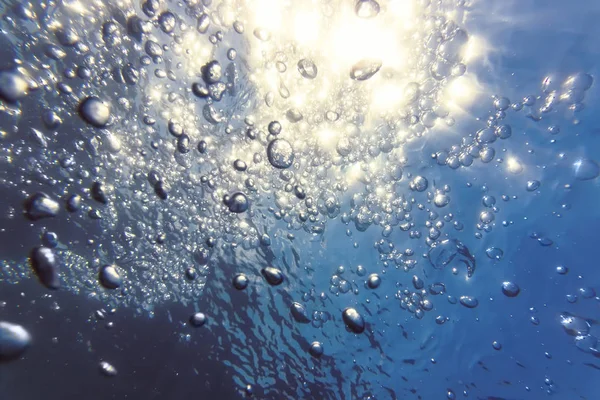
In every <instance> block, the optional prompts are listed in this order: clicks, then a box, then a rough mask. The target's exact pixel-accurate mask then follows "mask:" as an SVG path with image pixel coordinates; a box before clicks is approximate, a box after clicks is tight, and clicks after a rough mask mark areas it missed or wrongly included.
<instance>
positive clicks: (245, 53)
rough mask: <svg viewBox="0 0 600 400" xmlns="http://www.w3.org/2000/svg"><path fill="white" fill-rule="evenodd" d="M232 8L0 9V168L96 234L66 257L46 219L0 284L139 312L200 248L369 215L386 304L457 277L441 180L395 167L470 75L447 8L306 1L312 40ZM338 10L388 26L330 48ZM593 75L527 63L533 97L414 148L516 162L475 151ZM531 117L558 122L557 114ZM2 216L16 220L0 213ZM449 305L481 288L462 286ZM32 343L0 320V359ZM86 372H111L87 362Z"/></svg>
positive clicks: (33, 209)
mask: <svg viewBox="0 0 600 400" xmlns="http://www.w3.org/2000/svg"><path fill="white" fill-rule="evenodd" d="M251 3H252V2H243V1H223V2H220V1H207V0H204V1H202V2H200V1H192V0H186V1H183V2H179V3H175V2H167V1H164V0H144V1H136V2H129V1H123V2H119V4H118V5H117V4H113V2H109V1H105V2H102V1H97V2H93V3H90V4H89V5H87V6H86V8H85V9H84V8H82V6H81V3H79V2H59V3H55V2H51V1H48V2H45V1H41V2H36V3H35V4H34V3H29V2H15V4H14V5H13V6H11V7H8V8H6V10H4V11H3V19H4V22H5V24H4V28H5V29H7V31H8V32H10V33H11V35H12V37H11V43H10V46H9V47H10V48H11V49H13V50H14V57H13V59H12V60H11V61H10V62H8V63H7V64H6V65H4V64H3V65H2V68H1V70H0V99H1V100H2V102H1V103H0V111H2V112H3V116H2V120H1V121H0V122H1V123H2V125H1V126H0V128H1V129H2V131H1V132H0V136H1V137H2V140H3V142H1V143H0V147H1V148H2V149H1V150H2V154H1V158H0V165H1V168H0V184H1V185H2V187H3V188H6V189H7V190H11V191H19V195H20V196H21V197H22V199H21V200H22V201H23V210H22V213H23V215H24V217H25V218H27V219H28V220H29V222H30V223H31V225H32V226H33V227H34V228H38V227H40V226H43V224H44V222H45V221H48V220H52V219H61V220H65V221H67V222H68V223H69V224H71V225H72V226H73V227H74V229H77V227H83V228H82V229H86V227H90V226H93V227H96V228H99V229H98V230H99V231H101V232H102V233H100V234H98V235H97V236H95V237H93V238H91V237H90V239H89V240H88V244H89V245H90V246H89V247H90V248H91V250H90V249H86V250H85V252H91V254H86V255H85V256H84V255H82V253H85V252H84V251H83V250H81V249H80V248H77V246H75V244H74V243H67V242H61V236H60V234H59V233H57V232H51V231H46V230H44V231H43V234H42V236H41V245H40V246H37V247H35V248H33V249H32V250H31V251H30V254H29V256H28V260H27V262H9V261H5V262H3V264H2V268H0V276H1V277H2V280H7V281H10V282H17V281H19V280H20V279H23V278H25V277H27V276H29V275H31V274H32V273H34V274H35V275H36V276H37V278H38V279H39V281H40V282H41V284H43V285H44V286H45V287H46V288H48V289H51V290H57V289H59V288H60V287H63V286H64V287H66V288H67V289H69V290H72V291H74V292H80V291H84V292H87V293H91V297H95V298H98V299H100V300H101V301H103V302H106V303H109V304H111V305H116V304H125V305H131V306H134V307H136V308H138V309H139V310H140V311H141V312H152V309H153V307H154V305H156V304H158V303H162V302H169V301H179V302H182V303H185V304H189V303H193V302H194V300H195V299H197V298H199V297H200V296H201V294H202V291H203V288H204V285H205V282H206V277H207V275H208V274H209V271H210V265H211V260H212V259H214V258H215V257H216V256H217V255H220V254H224V253H226V252H236V251H251V250H253V249H261V248H267V247H270V246H273V247H274V246H275V245H281V246H285V245H287V244H289V243H292V242H293V240H295V238H296V235H300V234H302V235H305V236H303V237H309V238H310V239H311V240H320V239H321V238H322V237H323V235H324V233H325V230H326V228H327V226H328V224H330V223H331V222H330V221H331V220H339V221H341V223H343V224H345V225H347V226H348V231H347V233H348V235H351V230H350V228H351V227H353V228H354V229H355V230H356V231H358V232H365V231H366V230H367V229H370V228H371V227H374V228H377V229H379V230H380V231H381V235H380V236H378V239H377V240H376V242H375V243H374V247H375V249H376V250H377V253H378V255H379V259H380V262H381V265H382V266H383V267H384V268H387V267H390V266H394V267H395V268H397V269H399V270H402V271H405V272H407V273H409V272H410V274H407V275H406V276H407V277H410V276H411V275H412V287H411V286H409V285H405V286H404V287H403V288H399V289H398V290H397V292H396V298H397V299H398V301H399V307H400V308H401V309H403V310H407V311H408V312H409V313H410V314H412V315H414V317H416V318H417V319H421V318H423V317H424V316H425V313H426V312H429V311H431V310H433V309H434V303H433V301H434V300H433V299H434V296H440V295H444V294H445V293H446V286H445V284H444V283H442V282H441V280H440V281H431V282H426V281H427V279H423V277H422V275H421V272H422V271H426V270H430V271H432V274H435V273H437V272H440V271H446V270H450V271H451V273H452V274H453V275H458V274H459V273H461V271H462V273H463V274H464V275H465V276H466V277H467V278H471V277H472V276H473V274H474V273H475V270H476V261H475V257H474V256H473V255H472V254H471V252H470V250H469V249H468V248H467V247H466V246H465V245H464V244H463V243H462V242H460V241H459V240H457V239H455V238H454V234H455V233H456V232H460V231H462V230H463V229H464V228H465V227H464V224H463V222H461V221H460V220H458V219H457V217H456V215H455V214H454V213H453V212H452V206H453V204H452V196H453V193H452V187H451V186H450V185H445V184H440V182H437V181H434V180H433V179H431V178H428V177H427V176H425V175H426V174H425V173H422V172H419V173H413V172H411V171H413V169H411V163H413V162H415V161H422V160H412V159H409V158H408V156H407V155H406V154H404V149H405V146H407V145H410V144H413V143H415V142H417V143H418V142H419V141H420V140H424V139H423V137H425V136H426V135H428V134H432V133H433V132H435V129H436V128H437V127H439V126H440V125H441V126H444V127H448V128H450V127H452V126H453V125H454V124H455V122H456V121H455V119H454V117H453V115H452V112H451V109H450V107H449V106H448V105H447V101H446V98H447V97H448V93H449V92H451V88H452V85H453V84H455V83H456V82H460V79H461V78H462V77H464V76H465V74H466V73H467V69H468V59H467V57H466V56H465V54H466V49H467V47H468V45H469V40H470V35H469V33H468V32H467V31H466V30H465V28H464V27H463V26H462V22H463V21H462V20H463V18H464V13H465V11H466V5H465V2H463V1H458V2H433V1H432V2H430V1H415V2H411V5H412V7H411V11H410V13H408V12H407V10H400V12H398V11H394V9H393V7H391V6H390V5H389V4H387V3H386V2H381V3H378V2H377V1H375V0H358V1H356V2H354V4H353V5H351V6H350V7H348V5H347V4H346V2H341V1H330V2H326V3H327V4H325V5H322V7H321V6H319V7H317V10H316V15H317V18H316V19H315V21H312V23H314V24H316V25H315V26H318V28H319V30H320V31H319V32H320V38H322V39H323V40H319V41H318V43H319V44H316V42H314V41H311V40H310V39H307V37H310V32H308V31H309V30H311V29H314V28H315V27H313V26H300V27H298V28H299V29H298V30H299V33H298V34H297V35H296V37H290V35H289V34H288V33H285V32H281V31H280V27H278V26H277V24H276V23H275V21H273V20H265V19H264V18H258V17H256V18H254V17H255V14H260V13H261V12H264V11H265V10H264V7H262V8H256V9H253V8H252V6H253V3H252V4H251ZM413 3H414V4H413ZM278 7H279V8H277V10H278V11H279V12H280V13H281V14H285V13H288V12H293V11H294V9H293V5H291V4H287V3H286V4H284V5H280V6H278ZM346 9H349V12H350V16H348V15H346V13H345V11H347V10H346ZM270 11H273V10H270ZM450 11H452V12H450ZM404 14H406V15H404ZM402 15H404V16H402ZM450 16H452V18H451V17H450ZM272 18H275V19H276V18H277V17H272ZM346 20H348V21H350V26H351V27H353V24H355V23H360V24H363V23H365V24H366V25H364V27H365V29H373V28H372V27H373V26H382V25H386V24H387V25H389V26H391V28H390V29H389V30H383V31H378V30H376V29H375V30H372V31H370V32H372V33H373V35H375V36H373V37H368V38H367V39H368V43H367V46H364V43H362V42H361V38H358V37H353V36H351V39H349V40H346V41H348V42H349V44H347V45H346V46H348V48H346V49H344V48H343V45H342V44H340V43H339V41H336V39H335V34H336V30H342V31H344V29H345V25H344V24H345V23H346ZM392 22H393V23H392ZM396 22H398V23H396ZM346 25H347V24H346ZM361 26H363V25H361ZM352 29H353V28H352ZM352 29H350V31H351V30H352ZM344 32H345V31H344ZM376 34H380V35H382V37H377V35H376ZM383 35H385V36H386V37H390V38H392V37H393V38H394V46H392V47H389V48H388V47H386V48H383V49H379V48H375V49H373V50H370V51H364V48H369V47H373V46H370V45H374V43H375V42H382V41H385V40H384V38H383ZM361 37H362V36H361ZM326 39H331V40H326ZM344 39H345V38H344ZM363 39H364V38H363ZM353 40H354V42H353ZM321 42H322V43H321ZM330 46H331V47H330ZM395 48H401V49H402V50H403V51H402V54H401V57H399V56H398V55H397V54H395ZM342 53H343V54H342ZM332 54H333V55H332ZM340 54H341V55H340ZM338 56H339V57H338ZM347 58H348V60H346V59H347ZM338 59H339V60H338ZM338 61H339V62H338ZM592 85H593V78H592V77H591V76H590V75H588V74H585V73H578V74H574V75H572V76H570V77H568V78H567V79H566V80H564V81H563V82H555V81H554V80H553V79H551V78H546V79H544V81H543V84H542V87H541V90H540V94H536V95H528V96H526V97H524V98H523V99H520V100H518V101H511V100H509V99H507V98H505V97H501V96H496V97H494V98H493V99H492V105H491V106H492V108H493V112H492V113H490V115H489V117H488V118H487V120H484V121H482V124H483V126H481V128H480V129H478V130H476V131H474V132H468V133H466V134H465V135H464V136H463V137H462V139H461V141H460V143H458V144H456V145H453V146H451V147H448V148H444V149H439V150H438V151H436V152H435V153H433V154H431V160H434V163H436V164H437V165H439V166H448V167H449V168H451V169H458V168H469V167H471V166H472V165H473V163H474V162H475V160H477V159H479V160H480V161H481V163H484V164H487V163H492V162H494V163H497V164H505V165H506V168H507V170H508V172H509V173H510V174H515V175H518V174H521V173H522V172H523V170H524V167H523V165H522V163H521V162H520V161H519V160H517V159H515V158H511V159H507V160H504V159H502V158H498V157H497V152H496V150H495V147H494V146H495V143H497V142H500V141H504V140H508V139H509V138H510V137H511V136H512V134H513V128H512V126H511V125H510V124H509V123H508V118H509V115H510V114H511V113H522V114H525V116H526V117H527V118H529V119H531V120H533V121H536V122H540V121H542V120H543V119H544V117H545V116H546V115H548V114H549V113H550V112H551V111H553V110H558V109H561V108H566V109H567V110H569V111H570V112H572V113H573V119H576V115H577V114H576V113H577V112H578V111H580V110H581V109H582V108H583V101H584V99H585V96H586V93H587V92H588V90H589V89H590V88H591V87H592ZM386 88H392V90H391V91H390V90H387V89H386ZM32 121H34V122H32ZM547 131H548V133H549V134H550V135H558V134H559V133H560V128H559V127H558V126H555V125H552V126H550V127H548V129H547ZM572 168H573V171H572V174H573V177H574V178H575V179H577V180H581V181H585V180H591V179H595V178H597V177H598V176H599V175H600V166H599V165H598V163H597V162H596V161H594V160H591V159H586V158H581V159H578V160H577V161H575V162H574V163H573V165H572ZM541 185H542V183H541V182H540V181H539V180H533V179H532V180H528V181H527V183H526V188H525V189H526V191H528V192H536V191H537V190H539V189H540V187H541ZM503 200H505V201H508V197H507V198H506V199H504V198H503ZM481 202H482V206H483V209H482V210H481V211H478V218H477V221H476V224H475V230H477V231H478V232H477V233H476V236H477V235H478V236H477V237H478V238H481V237H482V235H483V233H486V232H490V231H491V230H492V229H493V227H494V226H496V224H497V214H498V213H499V211H500V209H499V207H498V206H497V204H496V198H495V197H494V196H492V195H491V194H487V193H486V194H485V195H484V196H483V197H482V200H481ZM424 214H425V215H426V217H425V220H424V221H421V219H420V218H419V216H420V215H424ZM11 218H13V219H17V218H23V216H21V215H19V212H18V211H14V212H13V213H12V216H11ZM91 224H94V225H91ZM372 230H374V229H372ZM398 232H403V233H406V235H407V237H408V238H409V239H414V240H415V241H416V243H419V244H416V245H415V246H414V248H418V249H421V248H423V249H425V254H424V258H425V259H426V260H427V261H428V263H423V264H425V265H424V266H423V268H422V269H419V272H418V273H416V272H415V271H414V270H415V268H416V267H417V265H418V264H419V262H420V261H419V258H420V255H419V254H418V253H417V252H416V251H415V250H414V248H405V249H400V248H398V247H397V243H398V240H397V239H396V238H397V233H398ZM536 239H537V240H538V241H539V242H540V244H541V245H543V246H550V245H552V244H553V242H552V240H550V239H549V238H546V237H541V236H536ZM416 253H417V254H416ZM485 254H486V255H487V257H488V258H489V259H491V260H494V261H500V260H501V259H502V258H503V256H504V253H503V250H502V249H501V248H499V247H494V246H490V247H489V248H487V250H486V251H485ZM167 261H168V262H167ZM274 264H277V262H275V263H274ZM90 266H91V267H92V268H90ZM258 270H259V271H260V274H261V275H262V277H263V281H262V282H263V283H265V284H266V285H268V286H273V287H275V286H280V285H286V284H288V283H289V282H288V278H287V275H286V272H287V271H286V270H285V269H284V268H283V267H282V266H277V265H261V266H260V267H259V268H258ZM436 271H437V272H436ZM344 272H345V269H344V267H339V268H338V269H337V270H336V271H335V274H333V275H332V276H331V277H330V280H329V284H330V286H329V293H330V294H331V295H334V296H344V295H345V294H347V293H354V294H358V292H359V290H362V287H364V288H365V289H366V290H372V291H375V290H378V289H379V288H380V286H381V285H382V280H383V278H382V276H381V275H380V274H379V273H371V274H369V275H368V276H367V272H366V269H365V268H364V267H362V266H359V267H357V269H356V272H355V274H356V275H357V276H358V278H359V279H351V278H349V277H348V276H347V275H348V273H346V274H345V273H344ZM559 272H560V271H559ZM425 278H427V277H425ZM231 284H232V286H233V287H234V288H235V289H236V290H239V291H243V290H246V289H247V287H248V286H249V285H250V284H252V281H251V279H250V278H249V276H248V275H246V274H245V273H243V272H241V271H240V272H239V273H238V274H236V275H235V276H233V277H232V279H231ZM500 289H501V292H502V293H503V294H504V295H505V296H507V297H511V298H512V297H516V296H518V295H519V293H520V290H521V289H520V287H519V286H518V284H517V283H515V282H512V281H505V282H503V283H502V284H501V288H500ZM312 296H314V293H311V294H307V298H311V297H312ZM323 296H324V294H323ZM303 300H305V299H303ZM448 301H449V302H451V303H453V304H456V303H460V304H461V305H463V306H464V307H466V308H475V307H477V306H478V304H479V301H478V299H477V298H476V297H474V296H470V295H460V296H459V297H458V298H456V297H453V296H448ZM359 309H360V308H359V307H347V308H345V309H343V310H340V315H338V317H339V318H338V319H340V320H341V321H343V323H344V325H345V326H346V328H347V329H348V330H349V331H350V332H353V333H356V334H361V333H363V332H368V322H367V321H365V319H364V318H363V316H362V315H361V313H360V311H359ZM290 313H291V316H292V318H293V319H294V321H296V322H297V323H299V324H308V323H312V325H313V326H315V327H322V326H323V324H324V323H325V322H327V321H329V320H331V319H332V318H333V317H332V316H331V315H330V314H329V313H327V312H324V311H314V312H313V313H312V314H311V313H309V311H307V309H306V306H305V305H304V304H303V303H301V302H293V303H292V304H291V306H290ZM208 318H209V317H208V316H207V315H205V314H204V313H202V312H197V313H194V314H193V315H192V316H191V317H190V319H189V324H190V325H192V326H194V327H202V326H204V325H205V324H206V323H207V321H208ZM574 318H576V317H573V316H565V317H564V318H563V321H567V320H569V321H575V322H568V324H569V326H570V328H568V332H575V331H576V332H577V335H574V336H576V340H577V343H582V344H581V346H584V347H586V346H587V348H588V350H589V349H592V348H593V349H595V348H596V344H595V343H596V342H593V340H595V337H592V336H590V335H588V334H587V331H585V329H584V328H585V326H584V325H585V324H584V323H582V322H577V321H576V320H575V319H574ZM447 320H448V319H447V318H446V317H444V316H441V315H440V316H438V317H437V318H436V322H437V323H438V324H443V323H445V322H446V321H447ZM561 323H563V326H565V327H566V325H565V324H566V323H567V322H561ZM572 325H573V326H574V325H576V326H577V328H572V327H571V326H572ZM566 329H567V328H566ZM578 338H581V339H578ZM30 340H31V338H30V336H29V334H28V333H27V331H25V330H24V328H22V327H20V326H18V325H14V324H11V323H8V322H0V357H2V358H5V357H6V358H14V357H16V356H18V355H20V354H21V353H22V352H23V351H24V350H25V349H26V348H27V346H28V345H29V343H30ZM592 342H593V343H592ZM592 344H593V346H592ZM588 345H589V346H588ZM578 346H579V344H578ZM494 348H495V349H496V350H500V349H501V344H499V343H495V344H494ZM589 351H591V350H589ZM309 352H310V354H311V355H312V356H313V357H315V358H318V357H320V356H321V355H322V354H323V353H324V346H323V344H322V343H321V342H319V341H315V342H313V343H311V344H310V348H309ZM100 368H101V370H102V372H103V373H104V374H106V375H108V376H113V375H115V374H116V369H115V368H114V367H113V366H111V365H110V364H108V363H107V362H102V363H101V365H100Z"/></svg>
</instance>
